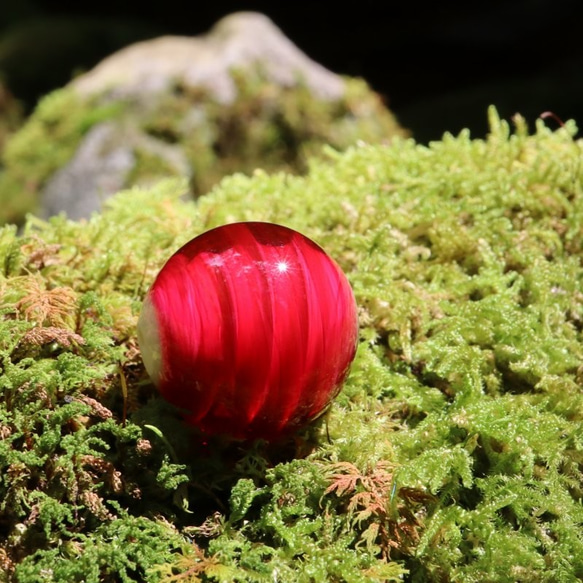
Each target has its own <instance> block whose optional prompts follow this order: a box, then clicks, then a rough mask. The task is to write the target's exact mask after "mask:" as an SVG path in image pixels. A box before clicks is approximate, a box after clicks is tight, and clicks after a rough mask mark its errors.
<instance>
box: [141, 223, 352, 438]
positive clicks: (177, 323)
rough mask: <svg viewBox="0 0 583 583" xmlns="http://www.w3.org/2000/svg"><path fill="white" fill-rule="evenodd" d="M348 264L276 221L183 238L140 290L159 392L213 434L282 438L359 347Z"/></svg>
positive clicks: (305, 417) (322, 402)
mask: <svg viewBox="0 0 583 583" xmlns="http://www.w3.org/2000/svg"><path fill="white" fill-rule="evenodd" d="M357 336H358V322H357V308H356V303H355V300H354V295H353V293H352V289H351V287H350V284H349V283H348V280H347V279H346V277H345V275H344V274H343V272H342V270H341V269H340V267H339V266H338V265H337V264H336V263H335V262H334V261H333V260H332V259H331V258H330V257H329V256H328V255H327V254H326V253H325V252H324V251H323V249H322V248H321V247H319V246H318V245H317V244H316V243H314V242H313V241H312V240H310V239H308V238H307V237H305V236H304V235H302V234H300V233H298V232H297V231H294V230H292V229H289V228H287V227H283V226H281V225H276V224H272V223H262V222H242V223H234V224H229V225H224V226H221V227H217V228H215V229H212V230H210V231H207V232H206V233H203V234H201V235H199V236H198V237H196V238H194V239H193V240H192V241H190V242H189V243H187V244H186V245H184V246H183V247H182V248H181V249H179V250H178V251H177V252H176V253H175V254H174V255H173V256H172V257H171V258H170V259H169V260H168V262H167V263H166V264H165V265H164V267H163V268H162V270H161V271H160V273H159V274H158V276H157V278H156V280H155V281H154V283H153V285H152V287H151V288H150V290H149V291H148V294H147V296H146V298H145V300H144V304H143V308H142V312H141V314H140V318H139V322H138V341H139V345H140V349H141V351H142V357H143V360H144V364H145V366H146V370H147V371H148V373H149V374H150V376H151V378H152V380H153V382H154V383H155V384H156V385H157V387H158V389H159V391H160V393H161V394H162V396H163V397H164V398H165V399H167V400H168V401H169V402H171V403H172V404H174V405H176V406H177V407H179V408H180V409H182V410H183V412H184V416H185V419H186V420H187V421H188V422H189V423H192V424H193V425H195V426H197V427H199V428H200V429H201V430H202V431H203V432H204V433H207V434H209V435H210V434H225V435H229V436H231V437H235V438H264V439H267V440H273V439H277V438H279V437H281V436H284V435H286V434H289V433H291V432H293V431H295V430H296V429H298V428H300V427H301V426H303V425H305V424H306V423H308V422H309V421H311V420H313V419H314V418H316V417H318V416H319V415H320V414H321V413H322V412H323V411H324V410H325V409H326V407H327V406H328V405H329V404H330V402H331V400H332V399H333V398H334V397H335V396H336V395H337V394H338V392H339V391H340V389H341V386H342V383H343V381H344V379H345V377H346V375H347V373H348V369H349V367H350V364H351V362H352V360H353V358H354V354H355V351H356V343H357Z"/></svg>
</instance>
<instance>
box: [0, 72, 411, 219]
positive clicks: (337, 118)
mask: <svg viewBox="0 0 583 583" xmlns="http://www.w3.org/2000/svg"><path fill="white" fill-rule="evenodd" d="M233 78H234V80H235V82H236V85H237V98H236V99H235V100H234V101H233V102H232V103H228V104H226V103H221V102H218V101H217V100H216V98H214V97H213V96H212V95H211V93H210V92H209V91H207V90H205V89H202V88H201V89H193V88H188V87H186V86H183V85H180V84H177V85H176V86H175V87H174V89H173V91H170V92H165V93H163V94H160V95H156V96H150V97H149V98H148V99H149V100H150V101H149V102H148V103H147V105H144V103H136V102H135V101H134V100H132V99H127V100H126V99H123V98H122V99H112V98H111V97H109V96H105V97H102V96H100V95H98V96H92V97H81V96H79V95H78V94H77V93H76V92H75V90H74V88H72V87H71V88H65V89H61V90H58V91H55V92H53V93H51V94H49V95H48V96H46V97H45V98H43V99H42V100H41V102H40V103H39V105H38V107H37V108H36V110H35V111H34V113H33V114H32V115H31V117H30V118H29V119H28V120H27V122H26V124H25V125H24V127H23V128H22V129H21V130H20V131H19V132H18V133H17V134H16V135H15V136H13V138H12V139H11V140H10V141H9V142H8V143H7V145H6V148H5V151H4V153H3V156H2V160H1V164H0V224H5V223H16V224H20V223H22V221H23V219H24V216H25V214H26V213H27V212H38V211H40V212H41V213H42V207H43V201H42V193H43V191H44V189H45V187H47V184H48V183H49V181H50V180H51V178H52V177H53V176H54V175H55V173H56V172H57V171H58V170H61V169H63V168H64V167H65V166H66V165H67V164H68V163H69V162H70V161H71V160H72V158H73V157H74V156H75V153H76V152H77V150H78V148H79V147H80V145H81V144H82V143H83V140H84V138H85V137H86V136H88V134H89V132H90V131H91V130H92V129H93V128H95V127H96V126H98V125H100V124H103V123H105V122H111V123H112V124H113V126H114V127H115V128H116V130H115V132H114V133H115V136H114V137H113V138H110V139H109V140H108V143H107V144H106V145H105V146H104V145H100V146H99V147H98V148H97V149H98V150H99V152H98V154H99V155H101V156H103V157H107V156H108V154H109V152H112V151H114V150H117V151H119V150H123V151H124V152H125V153H126V156H127V157H130V158H131V159H132V160H133V162H132V165H131V168H130V170H129V171H127V172H126V173H125V174H124V175H123V176H122V177H121V181H122V183H123V184H125V185H126V186H128V187H129V186H135V185H141V186H145V185H151V184H153V183H155V182H156V181H157V180H160V179H162V178H164V177H168V176H186V177H188V178H189V188H188V189H187V190H189V191H190V193H191V195H192V196H193V197H197V196H200V195H201V194H204V193H206V192H207V191H208V190H209V189H210V188H211V187H212V186H213V185H215V184H216V183H217V182H218V181H219V180H220V179H221V178H222V177H223V176H225V175H227V174H230V173H232V172H234V171H237V172H244V173H249V174H250V173H252V172H253V170H255V168H257V167H260V168H263V169H265V170H267V171H275V170H283V171H288V172H292V173H303V172H305V170H306V168H307V159H308V157H310V156H312V155H319V154H320V153H321V149H322V147H323V146H324V145H330V146H332V147H333V148H336V149H338V150H344V149H346V148H347V147H348V146H350V145H353V144H355V143H357V142H358V140H363V141H366V142H369V143H383V142H385V143H386V142H388V141H390V140H391V139H392V138H393V137H395V136H405V135H406V133H407V132H406V131H405V130H404V129H403V128H401V126H399V124H398V123H397V121H396V119H395V118H394V116H393V114H392V113H391V112H390V111H389V110H388V109H387V108H386V107H385V105H384V104H383V103H382V100H381V98H380V96H379V95H377V94H376V93H375V92H374V91H372V90H371V89H370V88H369V87H368V85H367V84H366V83H365V82H364V81H362V80H360V79H348V78H347V79H346V91H345V93H344V95H343V96H342V98H340V99H334V100H322V99H317V98H315V97H314V95H313V94H312V92H311V91H310V89H309V88H308V87H306V86H302V85H300V86H296V87H287V88H286V87H282V86H278V85H276V84H274V83H270V82H267V81H266V79H265V78H264V77H263V76H262V75H261V72H260V71H257V72H256V73H254V74H251V73H250V72H249V71H240V72H237V71H234V72H233ZM107 149H109V150H108V151H104V150H107ZM110 172H111V169H110V168H104V169H103V173H105V174H108V173H110ZM69 182H70V181H69ZM80 182H83V180H80ZM63 188H64V187H63V186H62V185H59V187H57V189H58V190H61V191H62V190H63ZM92 188H93V187H92V185H91V184H89V180H86V181H85V183H84V190H91V189H92ZM107 195H108V193H107V192H97V193H96V194H95V195H94V198H95V202H94V206H95V207H96V208H97V207H98V206H99V200H98V199H99V198H100V197H104V196H107ZM61 196H63V197H64V198H66V196H71V197H76V196H78V197H81V196H87V195H86V193H80V192H77V193H76V192H71V193H70V194H69V195H64V194H61ZM43 214H44V213H43ZM88 214H89V213H88Z"/></svg>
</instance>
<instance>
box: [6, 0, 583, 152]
mask: <svg viewBox="0 0 583 583" xmlns="http://www.w3.org/2000/svg"><path fill="white" fill-rule="evenodd" d="M580 8H581V2H580V1H578V0H553V1H552V2H551V1H550V0H506V1H504V0H491V1H489V2H463V3H462V2H435V3H431V4H427V5H426V4H423V3H419V2H411V3H407V4H405V3H397V2H390V1H385V2H372V1H368V0H360V1H359V2H351V3H348V4H347V5H345V6H344V7H341V5H340V3H336V2H335V3H332V2H314V1H313V2H302V1H294V2H285V3H284V2H279V3H276V2H267V1H264V2H241V1H239V2H237V1H231V2H227V1H221V0H217V1H215V2H201V3H197V2H193V1H192V0H191V1H190V2H186V1H183V0H164V2H161V3H152V4H151V5H150V6H148V5H147V4H146V3H143V2H140V3H136V2H130V1H129V0H115V1H113V0H101V1H100V2H95V3H81V2H78V1H74V0H61V1H54V2H53V1H49V0H1V7H0V79H2V80H3V82H4V85H5V87H6V88H7V89H8V91H9V92H10V93H11V94H12V95H13V96H14V97H15V98H16V99H18V100H19V101H21V103H22V104H23V105H24V107H25V109H26V111H28V112H29V111H31V110H32V108H34V105H35V103H36V101H37V100H38V98H39V97H40V96H42V95H44V94H46V93H47V92H49V91H51V90H53V89H55V88H58V87H61V86H63V85H64V84H66V83H67V82H68V81H69V80H70V79H71V78H72V77H73V76H75V75H77V74H79V73H81V72H84V71H87V70H88V69H90V68H91V67H93V66H94V65H95V64H97V63H98V62H99V61H100V60H102V59H103V58H104V57H105V56H107V55H109V54H111V53H112V52H114V51H116V50H118V49H120V48H121V47H123V46H125V45H127V44H131V43H133V42H136V41H138V40H143V39H147V38H153V37H156V36H160V35H164V34H179V35H197V34H201V33H204V32H206V31H208V29H209V28H211V27H212V25H213V24H214V23H215V22H216V21H217V20H219V19H220V18H221V17H223V16H225V15H227V14H230V13H232V12H236V11H241V10H253V11H258V12H262V13H264V14H266V15H267V16H269V17H270V18H271V19H272V20H273V21H274V23H275V24H276V25H277V26H278V27H279V28H280V29H281V30H282V31H283V32H284V34H285V35H286V36H287V37H288V38H289V39H291V40H292V41H293V42H294V43H295V44H296V45H297V46H298V47H299V48H300V49H301V50H303V51H304V52H305V53H306V54H308V55H309V56H310V57H311V58H312V59H314V60H315V61H317V62H319V63H320V64H322V65H324V66H325V67H327V68H329V69H331V70H332V71H334V72H336V73H341V74H347V75H351V76H359V77H363V78H364V79H365V80H366V81H367V82H368V83H369V84H370V85H371V86H372V88H373V89H375V90H376V91H377V92H379V93H380V94H381V95H382V96H383V97H384V99H385V102H386V104H387V106H388V107H389V108H390V109H391V110H392V111H393V112H394V113H395V114H396V116H397V118H398V119H399V121H400V122H401V124H402V125H403V126H405V127H406V128H409V129H410V130H411V132H412V135H413V137H415V138H416V139H417V141H419V142H422V143H424V142H428V141H430V140H435V139H439V138H440V137H441V135H442V134H443V132H445V131H450V132H452V133H454V134H455V133H457V132H459V130H461V129H462V128H464V127H468V128H470V130H471V133H472V136H474V137H482V136H483V135H484V134H485V132H486V131H487V129H486V128H487V124H486V109H487V107H488V105H490V104H494V105H495V106H496V107H497V108H498V111H499V112H500V115H501V116H502V117H505V118H508V117H510V116H512V115H513V114H514V113H516V112H520V113H521V114H522V115H523V116H524V117H526V119H527V121H528V122H529V124H530V125H531V126H532V125H533V124H534V120H535V119H536V118H537V117H538V116H539V115H540V114H541V113H543V112H544V111H548V110H550V111H552V112H554V114H555V115H556V116H558V117H559V118H560V119H562V120H567V119H575V120H577V121H580V120H583V78H582V75H581V67H582V65H583V46H582V43H581V37H580V22H581V20H580V17H579V12H580ZM0 99H1V96H0ZM581 123H583V121H582V122H581Z"/></svg>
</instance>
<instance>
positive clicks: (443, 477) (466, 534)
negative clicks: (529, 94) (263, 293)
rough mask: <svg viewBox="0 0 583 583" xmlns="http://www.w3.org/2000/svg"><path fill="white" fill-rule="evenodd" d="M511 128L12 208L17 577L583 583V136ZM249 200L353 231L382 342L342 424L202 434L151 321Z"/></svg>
mask: <svg viewBox="0 0 583 583" xmlns="http://www.w3.org/2000/svg"><path fill="white" fill-rule="evenodd" d="M490 125H491V133H490V134H489V136H488V138H487V139H486V140H472V139H471V138H470V136H469V135H468V134H467V133H466V132H462V133H461V134H460V135H459V136H455V137H454V136H444V138H443V140H441V141H439V142H435V143H432V144H430V145H429V146H420V145H417V144H415V142H413V141H412V140H397V141H396V142H395V143H392V144H391V145H385V146H371V145H361V146H358V147H353V148H350V149H348V150H347V151H346V152H345V153H338V152H336V151H334V150H332V149H330V150H328V151H327V155H328V159H327V160H322V159H321V158H320V159H313V160H312V161H311V163H310V165H309V171H308V174H307V175H306V176H298V175H291V174H287V173H278V174H268V173H267V172H262V171H257V172H255V174H254V176H253V177H248V176H245V175H243V174H236V175H233V176H230V177H228V178H225V179H224V180H223V181H222V182H221V184H220V185H219V186H218V187H216V188H215V189H214V190H213V191H212V192H211V193H210V194H209V195H208V196H205V197H202V198H201V199H199V200H198V201H197V202H185V201H183V200H182V199H181V198H180V194H181V192H183V188H184V185H183V184H182V183H180V182H162V183H159V184H158V185H157V186H156V187H154V188H153V189H151V190H141V189H134V190H129V191H125V192H122V193H120V194H119V195H117V196H116V197H114V198H113V199H111V200H110V201H109V202H108V203H107V208H106V210H105V211H104V212H103V214H101V215H97V216H95V217H93V218H92V219H91V220H90V221H86V222H80V223H74V222H68V221H66V220H65V219H64V218H62V217H61V218H54V219H51V220H50V221H49V222H46V223H45V222H41V221H39V220H37V219H33V218H31V219H29V222H28V223H27V226H26V227H25V229H24V233H23V234H22V235H21V236H18V235H17V234H16V232H15V229H14V228H11V227H5V228H4V229H3V230H1V231H0V313H1V319H0V395H1V396H0V432H1V435H2V440H1V441H0V529H1V532H2V534H3V535H5V536H4V537H0V541H5V542H1V543H0V564H2V565H3V568H4V572H5V573H6V575H5V576H4V580H5V581H13V580H15V581H16V580H17V581H19V582H23V583H28V582H32V581H38V580H43V579H42V578H43V577H44V578H45V579H47V580H53V581H75V580H86V581H102V580H103V581H114V580H116V581H117V580H120V581H167V582H170V581H180V580H192V581H196V580H201V581H266V580H269V581H274V580H277V581H283V582H287V581H290V582H291V581H301V582H303V581H306V582H312V581H316V582H319V581H322V582H324V581H346V582H353V581H354V582H372V581H379V582H380V581H398V580H406V581H412V582H431V581H436V582H437V581H460V582H468V583H469V582H473V581H509V582H510V581H512V582H516V581H524V582H532V581H541V582H549V583H550V582H554V581H565V582H569V581H573V582H574V581H577V580H579V579H581V577H583V561H582V560H581V557H583V535H582V534H581V533H582V532H583V529H582V526H583V510H582V508H583V506H582V500H583V479H582V478H583V467H582V466H583V425H582V420H583V399H582V391H581V385H582V378H581V377H582V373H581V362H582V360H583V348H582V346H583V345H582V342H581V341H582V338H581V335H582V330H583V295H582V294H581V291H580V290H581V282H582V280H583V269H582V266H581V256H582V247H581V240H582V234H583V233H582V229H583V227H582V225H583V190H582V177H583V168H582V165H581V154H582V152H581V149H582V145H583V144H582V143H581V142H579V141H575V140H574V138H573V136H574V135H575V127H574V124H573V123H569V124H567V125H566V126H565V127H564V128H560V129H558V130H557V131H551V130H549V129H548V128H547V127H545V126H544V124H543V123H542V122H538V123H537V125H536V128H535V131H534V133H532V134H531V133H529V132H528V131H527V128H526V124H525V122H524V120H522V119H521V118H516V119H515V125H516V130H515V132H514V133H511V131H510V128H509V126H508V124H507V123H506V122H505V121H503V120H500V119H498V117H497V115H496V112H495V110H493V109H492V110H491V111H490ZM246 219H253V220H270V221H275V222H279V223H283V224H286V225H288V226H291V227H294V228H297V229H298V230H300V231H302V232H303V233H305V234H306V235H308V236H310V237H312V238H313V239H315V240H316V241H317V242H319V243H320V244H321V245H322V246H323V247H324V248H325V249H327V250H328V251H329V253H330V254H331V255H332V256H333V257H334V258H335V259H336V260H337V261H338V262H339V263H340V264H341V265H342V267H343V268H344V270H345V272H346V274H347V276H348V277H349V279H350V281H351V283H352V286H353V289H354V292H355V296H356V299H357V302H358V305H359V308H360V337H361V340H360V343H359V347H358V353H357V357H356V360H355V362H354V366H353V368H352V370H351V373H350V376H349V378H348V380H347V383H346V385H345V387H344V390H343V391H342V392H341V393H340V395H339V396H338V398H337V399H336V401H335V404H334V406H333V407H332V409H331V411H330V414H329V415H328V418H327V420H326V424H327V428H326V427H324V426H323V425H322V426H320V427H317V426H316V427H313V428H309V429H308V430H306V431H305V432H304V433H302V434H301V435H300V436H298V439H296V440H295V441H291V442H290V443H284V444H281V445H278V446H276V445H271V446H269V445H267V444H264V443H261V442H258V443H255V444H253V445H252V446H249V447H248V448H243V447H241V446H240V445H237V444H228V443H222V442H220V441H218V440H217V441H214V440H211V441H210V442H208V443H206V444H204V445H201V444H200V443H199V442H197V441H196V440H195V439H194V438H193V435H192V430H191V429H188V428H185V427H183V426H182V425H181V424H180V423H177V422H176V415H175V412H174V411H173V410H172V409H171V408H170V407H169V406H167V405H165V404H164V403H163V402H162V400H161V399H160V398H159V397H158V396H157V395H156V392H155V390H154V389H153V388H152V386H151V385H150V383H149V382H148V380H147V378H146V376H145V373H144V370H143V366H142V364H141V360H140V357H139V353H138V350H137V346H136V338H135V323H136V317H137V313H138V311H139V307H140V302H141V299H142V298H143V295H144V293H145V291H146V289H147V287H148V285H149V284H150V283H151V281H152V280H153V278H154V276H155V274H156V273H157V271H158V269H159V268H160V267H161V266H162V265H163V263H164V261H165V260H166V259H167V258H168V257H169V256H170V254H171V253H172V252H173V251H174V250H175V249H176V248H178V246H179V245H181V244H182V243H184V242H185V241H186V240H188V239H190V238H192V237H193V236H195V235H197V234H198V233H200V232H202V231H204V230H205V229H207V228H210V227H212V226H215V225H219V224H223V223H225V222H229V221H234V220H246ZM327 432H328V433H329V435H330V441H328V439H327V437H326V433H327Z"/></svg>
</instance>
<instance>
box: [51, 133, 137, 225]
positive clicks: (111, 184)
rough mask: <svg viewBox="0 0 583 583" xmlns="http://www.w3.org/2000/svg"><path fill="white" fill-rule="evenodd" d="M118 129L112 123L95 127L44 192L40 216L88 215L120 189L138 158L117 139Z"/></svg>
mask: <svg viewBox="0 0 583 583" xmlns="http://www.w3.org/2000/svg"><path fill="white" fill-rule="evenodd" d="M118 134H119V128H118V127H116V126H115V125H114V124H112V123H103V124H99V125H97V126H95V127H93V128H92V129H91V130H90V131H89V133H88V134H87V135H86V136H85V138H84V140H83V142H82V143H81V145H80V146H79V149H78V150H77V153H76V154H75V156H74V157H73V159H72V160H71V161H70V162H69V163H68V164H67V165H66V166H65V167H63V168H61V169H60V170H58V171H57V172H56V173H55V174H54V176H53V177H52V178H51V179H50V180H49V182H48V183H47V185H46V186H45V188H44V191H43V192H42V194H41V212H40V214H41V216H44V217H50V216H52V215H57V214H59V213H61V212H63V211H65V212H66V213H67V216H68V217H69V218H71V219H81V218H87V217H89V216H90V215H91V213H93V212H94V211H97V210H99V208H100V206H101V202H102V201H103V200H105V199H106V198H107V197H108V196H111V194H113V193H114V192H117V191H118V190H120V189H121V188H122V187H123V185H124V182H125V180H126V178H127V175H128V174H129V172H130V171H131V169H132V167H133V165H134V162H135V157H134V155H133V153H132V151H131V149H130V148H129V147H128V146H127V145H123V144H120V143H119V141H118V139H117V138H118Z"/></svg>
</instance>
